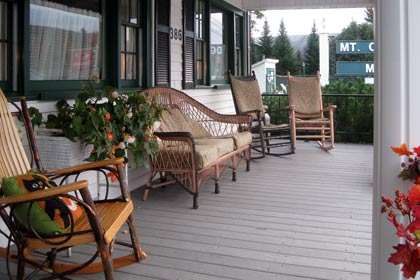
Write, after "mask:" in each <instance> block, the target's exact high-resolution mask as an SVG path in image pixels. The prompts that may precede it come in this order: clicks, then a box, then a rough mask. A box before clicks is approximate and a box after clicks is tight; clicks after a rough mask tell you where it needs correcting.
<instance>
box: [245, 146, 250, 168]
mask: <svg viewBox="0 0 420 280" xmlns="http://www.w3.org/2000/svg"><path fill="white" fill-rule="evenodd" d="M245 159H246V171H247V172H249V171H250V170H251V146H249V149H247V150H246V151H245Z"/></svg>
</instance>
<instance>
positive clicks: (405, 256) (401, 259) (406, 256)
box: [388, 244, 412, 265]
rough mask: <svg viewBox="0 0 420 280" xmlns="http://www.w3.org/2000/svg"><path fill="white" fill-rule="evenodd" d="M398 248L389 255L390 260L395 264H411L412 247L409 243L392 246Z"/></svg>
mask: <svg viewBox="0 0 420 280" xmlns="http://www.w3.org/2000/svg"><path fill="white" fill-rule="evenodd" d="M392 248H394V249H395V250H396V252H395V253H392V254H391V255H390V256H389V259H388V262H390V263H393V264H401V263H402V264H404V265H405V264H409V263H410V261H411V253H412V251H411V249H410V246H409V245H408V244H398V245H397V246H392Z"/></svg>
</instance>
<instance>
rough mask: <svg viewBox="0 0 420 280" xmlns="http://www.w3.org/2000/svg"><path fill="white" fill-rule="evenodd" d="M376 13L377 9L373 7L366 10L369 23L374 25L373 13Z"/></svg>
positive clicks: (366, 18)
mask: <svg viewBox="0 0 420 280" xmlns="http://www.w3.org/2000/svg"><path fill="white" fill-rule="evenodd" d="M374 12H375V8H373V7H371V8H366V9H365V14H366V17H365V20H366V22H368V23H373V13H374Z"/></svg>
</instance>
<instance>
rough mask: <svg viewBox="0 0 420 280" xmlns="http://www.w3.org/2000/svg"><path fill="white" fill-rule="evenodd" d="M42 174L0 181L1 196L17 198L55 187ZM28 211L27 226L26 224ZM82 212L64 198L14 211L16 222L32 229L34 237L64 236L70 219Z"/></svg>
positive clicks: (77, 217) (31, 174) (43, 201)
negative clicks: (60, 234) (40, 235)
mask: <svg viewBox="0 0 420 280" xmlns="http://www.w3.org/2000/svg"><path fill="white" fill-rule="evenodd" d="M55 186H56V184H55V183H54V182H53V181H50V180H49V179H48V178H47V177H46V176H45V175H43V174H40V173H36V172H32V171H31V172H28V173H26V174H22V175H19V176H15V177H11V178H3V182H2V190H3V193H4V195H5V196H14V195H21V194H25V193H29V192H34V191H42V190H45V189H47V188H51V187H55ZM28 212H29V223H30V224H28V219H27V217H28ZM82 213H83V211H82V208H81V207H80V206H78V205H77V204H76V203H75V202H74V201H72V200H70V199H69V198H67V197H53V198H49V199H45V200H42V201H38V202H36V203H32V205H31V203H29V202H28V203H21V204H18V205H16V207H15V208H14V215H15V217H16V219H17V220H18V222H19V223H20V224H22V225H23V226H24V227H25V228H27V229H28V230H30V227H32V228H33V229H34V230H35V231H36V232H37V233H38V234H43V235H54V234H59V233H64V232H65V230H66V229H67V228H68V227H69V226H70V223H71V220H70V219H71V217H70V215H72V216H73V221H74V222H76V221H77V219H79V218H80V216H81V215H82Z"/></svg>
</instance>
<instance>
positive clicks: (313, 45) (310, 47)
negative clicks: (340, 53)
mask: <svg viewBox="0 0 420 280" xmlns="http://www.w3.org/2000/svg"><path fill="white" fill-rule="evenodd" d="M316 31H317V30H316V25H315V22H314V24H313V25H312V31H311V34H309V36H308V39H307V41H306V42H307V43H306V47H305V59H304V62H305V67H304V70H305V74H306V75H316V72H317V71H318V70H319V35H318V34H317V33H316Z"/></svg>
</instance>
